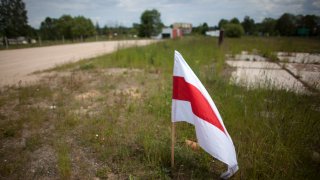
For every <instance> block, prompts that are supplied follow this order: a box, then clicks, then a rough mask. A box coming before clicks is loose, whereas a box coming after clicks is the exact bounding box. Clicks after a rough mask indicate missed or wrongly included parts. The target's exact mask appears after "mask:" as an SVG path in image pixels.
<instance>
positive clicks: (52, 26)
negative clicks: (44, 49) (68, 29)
mask: <svg viewBox="0 0 320 180" xmlns="http://www.w3.org/2000/svg"><path fill="white" fill-rule="evenodd" d="M40 34H41V38H42V39H48V40H54V39H57V38H59V37H60V34H59V30H58V20H57V19H55V18H50V17H46V19H45V20H44V21H42V22H41V24H40Z"/></svg>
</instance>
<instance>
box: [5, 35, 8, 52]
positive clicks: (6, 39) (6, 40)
mask: <svg viewBox="0 0 320 180" xmlns="http://www.w3.org/2000/svg"><path fill="white" fill-rule="evenodd" d="M4 43H5V44H6V49H8V48H9V43H8V38H7V36H5V37H4Z"/></svg>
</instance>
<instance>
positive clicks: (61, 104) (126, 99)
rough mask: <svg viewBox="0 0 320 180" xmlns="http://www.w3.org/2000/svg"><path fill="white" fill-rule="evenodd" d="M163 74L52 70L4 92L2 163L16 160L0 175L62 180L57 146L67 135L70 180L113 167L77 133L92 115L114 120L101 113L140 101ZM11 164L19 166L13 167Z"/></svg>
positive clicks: (124, 70)
mask: <svg viewBox="0 0 320 180" xmlns="http://www.w3.org/2000/svg"><path fill="white" fill-rule="evenodd" d="M146 73H148V74H146ZM159 73H160V72H157V71H155V72H145V71H144V70H141V69H128V68H109V69H97V70H93V71H68V72H62V73H57V72H51V73H44V74H43V75H41V79H40V80H39V81H38V82H36V83H34V84H32V85H27V86H26V87H23V86H21V87H11V88H10V87H8V89H6V90H3V91H2V92H1V99H0V100H2V101H0V102H1V104H0V105H1V106H0V107H1V108H0V115H1V116H0V117H1V122H0V123H1V124H0V125H1V126H2V127H1V128H0V130H1V133H2V134H1V136H0V138H1V139H0V140H1V141H0V145H1V149H0V161H4V160H5V161H6V162H10V163H12V164H9V165H2V166H1V167H3V168H4V170H3V171H2V170H1V171H0V177H1V178H2V177H3V178H8V179H15V178H21V177H24V178H26V179H60V178H61V177H62V176H61V174H60V171H59V163H58V159H59V158H58V152H57V148H56V147H55V144H56V143H57V142H56V141H60V140H61V138H62V139H63V140H64V141H65V146H67V147H69V149H70V152H69V156H68V157H70V162H71V173H70V178H71V179H99V178H98V177H97V174H99V170H101V169H108V168H109V167H108V165H110V164H108V165H107V164H106V163H105V162H101V161H99V160H98V159H97V157H95V155H94V150H93V149H90V148H88V147H85V146H83V145H82V144H81V139H79V138H78V137H79V136H80V135H81V133H82V132H81V131H82V130H83V129H85V128H87V124H86V121H88V120H87V119H88V118H89V119H90V118H91V119H95V118H96V117H98V118H101V117H103V118H106V119H111V117H105V115H104V114H103V115H101V113H103V112H105V111H106V109H108V108H117V109H119V112H125V111H126V110H127V106H129V104H130V103H133V102H137V101H141V100H142V99H143V98H144V97H143V95H142V94H145V93H150V88H148V87H149V86H150V84H151V85H152V86H153V84H152V82H153V81H154V82H157V81H156V79H157V78H159ZM146 77H148V78H151V79H152V81H150V82H151V83H148V84H147V83H146V81H148V80H147V78H146ZM158 83H159V82H157V84H158ZM159 88H161V83H160V85H159ZM110 111H112V109H111V110H110ZM121 114H125V113H119V115H118V116H119V117H117V119H118V120H119V121H121V120H123V119H125V117H124V116H123V115H121ZM117 123H118V124H121V123H122V122H117ZM9 126H10V128H11V129H12V132H11V129H10V128H8V127H9ZM11 126H12V127H11ZM8 129H9V130H8ZM7 131H8V133H7ZM12 149H15V152H11V151H12ZM14 154H18V155H17V156H14ZM21 159H24V160H23V161H21ZM19 161H20V162H19ZM18 163H19V165H17V164H18ZM12 166H13V167H16V168H15V169H14V170H11V169H10V168H11V167H12ZM18 172H19V173H18ZM103 177H105V178H107V179H119V178H121V179H122V178H127V176H123V175H122V174H121V173H120V174H119V172H118V171H114V172H113V171H110V172H107V173H106V174H104V175H103Z"/></svg>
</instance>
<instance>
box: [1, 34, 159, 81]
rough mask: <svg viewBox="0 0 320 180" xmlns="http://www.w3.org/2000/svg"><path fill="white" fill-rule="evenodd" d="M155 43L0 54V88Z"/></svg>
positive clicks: (114, 43) (86, 45)
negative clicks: (70, 64)
mask: <svg viewBox="0 0 320 180" xmlns="http://www.w3.org/2000/svg"><path fill="white" fill-rule="evenodd" d="M152 42H154V40H125V41H104V42H92V43H81V44H68V45H58V46H49V47H39V48H27V49H16V50H3V51H0V87H3V86H5V85H14V84H17V83H19V81H20V80H21V82H22V83H23V84H24V83H29V82H33V81H34V80H36V79H39V77H38V76H37V75H30V74H31V73H33V72H35V71H39V70H44V69H48V68H51V67H54V66H56V65H59V64H63V63H67V62H75V61H78V60H81V59H86V58H91V57H95V56H98V55H102V54H106V53H111V52H113V51H115V50H117V49H119V48H124V47H130V46H134V45H137V46H143V45H147V44H150V43H152Z"/></svg>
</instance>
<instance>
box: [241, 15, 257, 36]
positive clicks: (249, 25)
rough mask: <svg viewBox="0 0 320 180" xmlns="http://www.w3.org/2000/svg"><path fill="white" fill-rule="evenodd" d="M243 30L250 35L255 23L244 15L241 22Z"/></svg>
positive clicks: (252, 32)
mask: <svg viewBox="0 0 320 180" xmlns="http://www.w3.org/2000/svg"><path fill="white" fill-rule="evenodd" d="M241 25H242V27H243V29H244V31H245V33H246V34H248V35H252V34H254V32H255V23H254V20H253V19H251V18H250V17H249V16H246V17H244V19H243V22H242V23H241Z"/></svg>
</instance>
